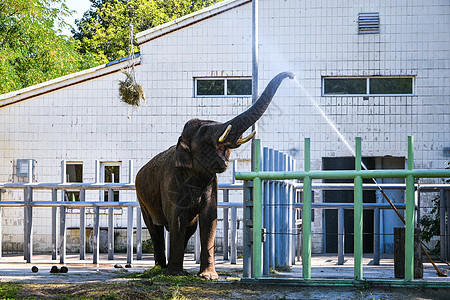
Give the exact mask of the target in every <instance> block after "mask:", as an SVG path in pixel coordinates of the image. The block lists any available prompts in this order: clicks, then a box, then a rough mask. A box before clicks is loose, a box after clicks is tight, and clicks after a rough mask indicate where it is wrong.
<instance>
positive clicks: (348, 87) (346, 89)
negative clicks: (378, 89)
mask: <svg viewBox="0 0 450 300" xmlns="http://www.w3.org/2000/svg"><path fill="white" fill-rule="evenodd" d="M324 85H325V86H324V94H325V95H361V94H366V93H367V88H366V85H367V83H366V79H365V78H325V80H324Z"/></svg>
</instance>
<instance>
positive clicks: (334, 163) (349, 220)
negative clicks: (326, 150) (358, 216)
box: [322, 157, 376, 253]
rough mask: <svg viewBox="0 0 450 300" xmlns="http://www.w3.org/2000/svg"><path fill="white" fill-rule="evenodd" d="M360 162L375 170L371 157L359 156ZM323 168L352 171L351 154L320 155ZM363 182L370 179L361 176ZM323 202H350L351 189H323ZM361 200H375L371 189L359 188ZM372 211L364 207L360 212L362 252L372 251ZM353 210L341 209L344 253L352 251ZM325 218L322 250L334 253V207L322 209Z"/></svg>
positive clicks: (365, 201)
mask: <svg viewBox="0 0 450 300" xmlns="http://www.w3.org/2000/svg"><path fill="white" fill-rule="evenodd" d="M362 162H363V163H364V164H365V165H366V167H367V168H368V169H369V170H371V169H372V170H373V169H375V158H373V157H363V158H362ZM322 166H323V170H354V169H355V158H354V157H330V158H329V157H324V158H323V159H322ZM324 182H325V183H345V182H350V183H352V182H353V180H351V179H350V180H343V179H328V180H324ZM363 182H364V183H372V182H373V181H372V180H371V179H365V180H364V181H363ZM323 193H324V194H323V199H324V200H323V201H324V202H328V203H353V201H354V200H353V191H330V190H324V192H323ZM363 201H364V203H375V202H376V194H375V191H363ZM373 215H374V213H373V210H364V212H363V252H364V253H373ZM353 218H354V214H353V210H352V209H345V210H344V227H345V231H344V234H345V237H344V252H345V253H353V238H354V237H353V232H354V230H353V229H354V224H353ZM324 220H325V252H326V253H337V245H338V241H337V228H338V213H337V210H336V209H332V210H331V209H327V210H324Z"/></svg>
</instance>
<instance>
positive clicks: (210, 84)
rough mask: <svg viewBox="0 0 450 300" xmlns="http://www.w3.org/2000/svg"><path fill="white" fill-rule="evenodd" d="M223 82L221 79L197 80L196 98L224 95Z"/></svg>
mask: <svg viewBox="0 0 450 300" xmlns="http://www.w3.org/2000/svg"><path fill="white" fill-rule="evenodd" d="M224 89H225V81H224V80H223V79H214V80H209V79H208V80H203V79H202V80H197V95H198V96H219V95H224Z"/></svg>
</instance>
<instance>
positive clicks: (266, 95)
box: [219, 72, 295, 146]
mask: <svg viewBox="0 0 450 300" xmlns="http://www.w3.org/2000/svg"><path fill="white" fill-rule="evenodd" d="M286 77H289V78H290V79H293V78H294V77H295V74H294V73H291V72H282V73H280V74H278V75H276V76H275V77H274V78H273V79H272V80H271V81H270V82H269V84H268V85H267V87H266V89H265V90H264V92H263V93H262V94H261V96H260V97H259V98H258V100H257V101H256V102H255V103H253V105H252V106H251V107H250V108H249V109H247V110H246V111H244V112H243V113H241V114H240V115H238V116H236V117H234V118H233V119H231V120H230V121H228V122H226V123H224V124H221V126H220V133H219V134H220V135H221V137H220V138H219V140H220V139H222V140H226V141H229V142H231V144H232V145H233V146H239V145H240V144H242V143H243V142H240V141H238V140H239V138H240V137H241V136H242V134H243V133H244V132H245V131H246V130H247V129H248V128H250V126H252V125H253V124H255V123H256V121H258V120H259V118H261V116H262V115H263V114H264V112H265V111H266V109H267V107H268V106H269V104H270V102H271V101H272V99H273V96H274V95H275V92H276V91H277V89H278V87H279V86H280V84H281V82H282V81H283V80H284V79H285V78H286ZM229 125H231V127H229ZM251 137H253V135H252V136H251ZM244 142H245V141H244Z"/></svg>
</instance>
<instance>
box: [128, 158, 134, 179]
mask: <svg viewBox="0 0 450 300" xmlns="http://www.w3.org/2000/svg"><path fill="white" fill-rule="evenodd" d="M128 183H130V184H131V183H134V172H133V160H131V159H130V160H129V161H128Z"/></svg>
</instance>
